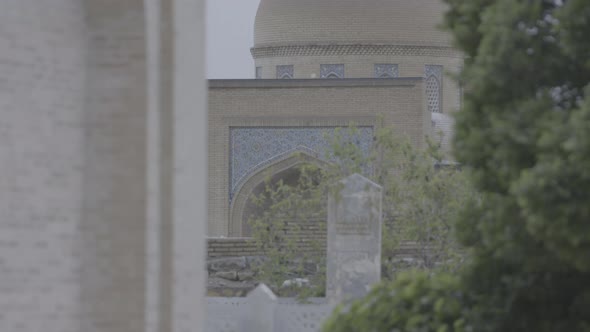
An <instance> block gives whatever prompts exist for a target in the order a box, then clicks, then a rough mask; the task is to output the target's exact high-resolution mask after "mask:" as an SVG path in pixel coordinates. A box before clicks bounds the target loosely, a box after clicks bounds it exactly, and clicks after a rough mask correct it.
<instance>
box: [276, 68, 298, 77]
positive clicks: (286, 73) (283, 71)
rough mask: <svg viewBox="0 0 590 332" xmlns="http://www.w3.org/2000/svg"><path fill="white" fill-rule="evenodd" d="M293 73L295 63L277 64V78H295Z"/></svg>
mask: <svg viewBox="0 0 590 332" xmlns="http://www.w3.org/2000/svg"><path fill="white" fill-rule="evenodd" d="M293 74H294V70H293V65H284V66H277V79H279V80H284V79H290V78H293Z"/></svg>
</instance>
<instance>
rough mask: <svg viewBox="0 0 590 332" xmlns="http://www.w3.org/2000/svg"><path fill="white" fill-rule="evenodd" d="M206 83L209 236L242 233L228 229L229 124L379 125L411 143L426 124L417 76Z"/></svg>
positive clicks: (418, 139)
mask: <svg viewBox="0 0 590 332" xmlns="http://www.w3.org/2000/svg"><path fill="white" fill-rule="evenodd" d="M209 83H210V88H209V128H210V129H209V230H208V235H209V236H233V237H239V236H242V234H240V233H236V232H234V231H233V230H232V226H233V224H232V222H233V221H232V220H231V219H230V214H231V212H230V211H231V209H232V206H230V204H229V199H228V194H229V178H228V174H229V167H230V165H229V164H230V162H229V153H228V151H229V140H230V135H229V133H230V127H232V126H270V127H272V126H279V127H280V126H287V127H296V126H301V127H306V126H307V127H309V126H343V127H346V126H348V125H349V124H350V123H356V124H357V125H375V126H377V127H378V126H380V125H385V126H392V127H393V128H394V129H395V130H396V131H397V132H398V133H399V134H400V135H407V136H408V137H409V138H410V139H411V140H412V142H413V143H415V144H416V145H422V144H424V137H425V136H426V135H428V134H429V133H430V130H431V126H432V125H431V118H430V113H429V112H428V111H427V110H426V108H425V105H424V89H423V85H422V84H423V82H422V79H420V78H406V79H393V80H382V79H345V80H288V81H281V80H224V81H218V80H213V81H210V82H209ZM380 118H382V119H383V121H382V122H381V121H380V120H379V119H380Z"/></svg>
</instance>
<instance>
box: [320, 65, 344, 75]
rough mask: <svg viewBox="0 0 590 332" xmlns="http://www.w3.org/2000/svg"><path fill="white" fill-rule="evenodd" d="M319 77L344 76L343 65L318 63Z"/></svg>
mask: <svg viewBox="0 0 590 332" xmlns="http://www.w3.org/2000/svg"><path fill="white" fill-rule="evenodd" d="M320 78H344V65H342V64H336V65H320Z"/></svg>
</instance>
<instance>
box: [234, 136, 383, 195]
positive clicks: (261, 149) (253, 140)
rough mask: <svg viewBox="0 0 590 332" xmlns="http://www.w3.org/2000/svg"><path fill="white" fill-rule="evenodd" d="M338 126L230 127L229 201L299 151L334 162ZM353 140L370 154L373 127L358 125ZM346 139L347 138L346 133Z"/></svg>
mask: <svg viewBox="0 0 590 332" xmlns="http://www.w3.org/2000/svg"><path fill="white" fill-rule="evenodd" d="M336 128H337V127H231V128H230V151H229V153H230V193H229V198H230V201H231V199H232V197H233V195H234V194H235V192H236V190H237V189H238V188H239V187H240V186H241V185H242V183H243V182H244V181H246V180H247V179H248V178H249V176H250V175H251V174H252V173H254V172H255V171H258V170H260V169H262V168H264V167H265V166H267V165H270V164H272V163H273V162H275V161H276V160H278V159H280V158H281V157H284V156H286V155H289V154H291V153H293V152H296V151H303V152H306V153H308V154H310V155H312V156H314V157H317V158H318V159H321V160H324V161H334V157H333V156H332V155H331V152H330V141H331V137H333V136H334V132H335V130H336ZM357 130H358V133H357V134H356V135H354V136H352V137H350V139H351V140H352V141H353V143H354V144H356V145H357V146H360V148H361V149H362V151H364V152H365V153H367V155H368V153H369V151H370V149H371V145H372V142H373V127H372V126H359V127H357ZM342 133H343V136H344V137H346V134H345V130H343V132H342Z"/></svg>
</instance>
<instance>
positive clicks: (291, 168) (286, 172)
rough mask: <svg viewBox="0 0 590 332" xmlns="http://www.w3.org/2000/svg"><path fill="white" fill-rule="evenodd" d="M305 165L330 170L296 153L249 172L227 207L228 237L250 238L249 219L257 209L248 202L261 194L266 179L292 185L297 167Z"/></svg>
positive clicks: (305, 154) (318, 160)
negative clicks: (228, 211)
mask: <svg viewBox="0 0 590 332" xmlns="http://www.w3.org/2000/svg"><path fill="white" fill-rule="evenodd" d="M305 164H312V165H315V166H317V167H320V168H322V169H326V168H327V167H328V166H329V163H328V162H326V161H323V160H321V159H318V158H316V157H315V156H312V155H311V154H309V153H307V152H305V151H295V152H290V153H287V154H285V155H284V156H282V157H280V158H277V160H276V161H275V162H274V163H272V164H270V165H267V166H264V167H261V168H259V169H256V170H254V171H253V172H251V175H250V176H249V177H248V179H247V180H246V181H245V182H243V184H242V185H241V186H240V187H239V188H238V189H237V190H236V194H235V195H234V199H233V201H232V204H231V206H230V221H229V222H230V224H229V230H230V236H231V237H248V236H250V235H251V233H250V227H249V225H248V218H249V217H250V215H251V213H252V212H254V210H255V209H256V207H255V206H254V205H253V204H252V202H251V198H252V197H253V195H256V194H259V193H260V192H261V191H262V190H264V188H265V185H266V182H267V179H269V178H270V179H271V181H279V180H283V182H285V183H287V184H294V183H296V182H297V181H298V179H299V175H300V171H299V166H302V165H305Z"/></svg>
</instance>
